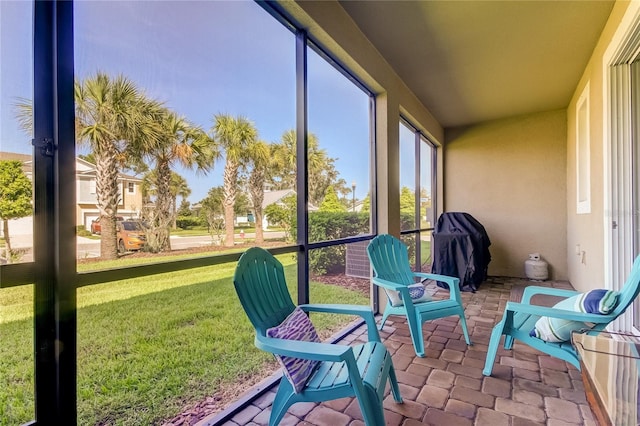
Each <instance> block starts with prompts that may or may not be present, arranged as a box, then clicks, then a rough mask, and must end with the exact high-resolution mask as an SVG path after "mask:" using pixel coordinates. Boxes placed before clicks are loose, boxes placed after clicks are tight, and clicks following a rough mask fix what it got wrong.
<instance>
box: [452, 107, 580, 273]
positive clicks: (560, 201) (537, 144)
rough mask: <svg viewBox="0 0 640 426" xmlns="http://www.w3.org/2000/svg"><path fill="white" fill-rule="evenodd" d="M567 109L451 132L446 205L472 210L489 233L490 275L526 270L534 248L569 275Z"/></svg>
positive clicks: (556, 269)
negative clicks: (525, 262)
mask: <svg viewBox="0 0 640 426" xmlns="http://www.w3.org/2000/svg"><path fill="white" fill-rule="evenodd" d="M566 135H567V128H566V111H565V110H556V111H550V112H544V113H538V114H532V115H526V116H521V117H515V118H510V119H505V120H496V121H492V122H488V123H483V124H480V125H475V126H469V127H465V128H456V129H450V130H447V131H446V134H445V140H446V142H445V149H444V151H445V155H444V175H445V176H444V188H445V189H444V196H445V200H444V203H445V206H444V207H445V210H446V211H464V212H467V213H470V214H471V215H473V216H474V217H475V218H476V219H477V220H479V221H480V223H482V224H483V225H484V227H485V229H486V230H487V233H488V234H489V238H490V239H491V243H492V244H491V247H490V251H491V257H492V260H491V263H490V264H489V274H490V275H501V276H515V277H524V261H525V260H526V259H527V258H528V254H529V253H540V254H541V255H542V256H543V258H544V259H545V260H546V261H547V262H548V263H549V272H550V274H551V278H554V279H566V278H567V276H568V275H567V262H566V253H567V248H566V247H567V243H566V235H567V230H566V217H567V212H566V205H567V203H566V200H567V190H566V163H567V157H566Z"/></svg>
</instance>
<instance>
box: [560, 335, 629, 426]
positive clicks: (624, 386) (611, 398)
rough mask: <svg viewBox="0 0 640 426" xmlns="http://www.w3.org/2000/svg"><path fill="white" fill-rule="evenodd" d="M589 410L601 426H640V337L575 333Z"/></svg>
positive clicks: (574, 339) (573, 339)
mask: <svg viewBox="0 0 640 426" xmlns="http://www.w3.org/2000/svg"><path fill="white" fill-rule="evenodd" d="M572 343H573V346H574V347H575V349H576V352H577V353H578V357H579V358H580V367H581V370H582V381H583V382H584V387H585V393H586V396H587V401H588V402H589V406H590V407H591V410H592V411H593V414H594V416H595V417H596V420H597V421H598V423H599V424H600V425H611V426H627V425H630V426H633V425H640V418H639V417H638V413H639V412H640V410H639V406H638V390H639V389H640V387H639V386H638V377H639V376H638V372H639V371H640V355H639V350H640V339H638V337H636V336H631V335H623V334H618V335H616V334H615V333H601V334H599V335H597V336H589V335H587V334H582V333H573V335H572Z"/></svg>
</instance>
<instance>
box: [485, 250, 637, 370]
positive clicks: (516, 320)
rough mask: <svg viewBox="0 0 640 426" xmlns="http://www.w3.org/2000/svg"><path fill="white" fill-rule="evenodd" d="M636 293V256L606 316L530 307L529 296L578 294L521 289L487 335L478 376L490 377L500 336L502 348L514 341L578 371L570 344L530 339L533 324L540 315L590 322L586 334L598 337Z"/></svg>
mask: <svg viewBox="0 0 640 426" xmlns="http://www.w3.org/2000/svg"><path fill="white" fill-rule="evenodd" d="M638 292H640V256H638V257H637V258H636V260H635V262H634V263H633V267H632V268H631V273H630V274H629V277H628V278H627V281H626V282H625V284H624V286H623V287H622V290H621V291H620V295H619V296H618V304H617V305H616V307H615V309H614V310H613V311H611V313H609V314H607V315H600V314H588V313H583V312H575V311H571V310H566V309H559V308H549V307H544V306H539V305H532V304H531V297H533V296H534V295H536V294H546V295H550V296H561V297H565V298H568V297H571V296H575V295H577V294H580V293H579V292H577V291H573V290H562V289H557V288H549V287H540V286H529V287H527V288H526V289H525V290H524V293H523V296H522V302H521V303H515V302H507V306H506V308H505V311H504V314H503V316H502V320H501V321H500V322H499V323H498V324H497V325H496V326H495V327H494V328H493V331H492V332H491V340H490V341H489V348H488V349H487V358H486V360H485V365H484V370H482V373H483V374H484V375H485V376H490V375H491V371H492V370H493V364H494V362H495V359H496V352H497V351H498V345H499V343H500V338H501V337H502V335H504V336H505V337H504V348H505V349H511V348H512V347H513V340H514V339H517V340H519V341H521V342H522V343H524V344H526V345H528V346H531V347H532V348H535V349H537V350H539V351H540V352H542V353H546V354H548V355H551V356H553V357H555V358H559V359H562V360H564V361H566V362H568V363H570V364H572V365H573V366H574V367H576V368H577V369H578V370H580V360H579V359H578V355H577V354H576V351H575V349H574V347H573V345H572V344H571V341H567V342H547V341H545V340H542V339H539V338H537V337H533V336H530V335H529V332H530V331H531V330H532V329H533V328H534V326H535V323H536V322H537V321H538V319H540V317H542V316H547V317H551V318H559V319H563V320H572V321H580V322H587V323H594V324H595V326H594V327H593V328H591V329H590V330H589V331H587V333H588V334H598V333H600V332H601V331H602V330H604V328H605V327H606V326H607V325H609V323H611V321H613V320H615V319H616V318H618V317H619V316H620V315H621V314H622V313H623V312H624V311H625V310H626V309H627V308H628V307H629V305H631V303H632V302H633V301H634V300H635V298H636V297H637V296H638Z"/></svg>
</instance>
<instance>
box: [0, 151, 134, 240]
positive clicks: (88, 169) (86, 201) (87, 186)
mask: <svg viewBox="0 0 640 426" xmlns="http://www.w3.org/2000/svg"><path fill="white" fill-rule="evenodd" d="M0 160H18V161H21V162H22V164H23V170H24V172H25V174H26V175H27V177H28V178H29V179H33V160H32V157H31V155H27V154H18V153H13V152H0ZM141 183H142V179H140V178H137V177H135V176H130V175H127V174H124V173H119V174H118V185H119V187H120V190H121V197H120V204H119V205H118V215H120V216H124V217H138V216H139V215H140V211H141V209H142V190H141V187H140V185H141ZM76 198H77V203H76V224H77V225H84V226H85V227H86V229H89V228H90V225H91V221H92V220H94V219H97V218H98V217H99V216H100V212H99V210H98V205H97V197H96V166H95V165H94V164H92V163H90V162H89V161H86V160H83V159H81V158H78V157H76ZM9 226H10V229H11V232H12V233H14V235H29V234H31V233H32V232H33V225H32V219H31V217H29V218H23V219H16V220H13V221H11V223H10V225H9Z"/></svg>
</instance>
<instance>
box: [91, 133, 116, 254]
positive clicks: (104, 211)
mask: <svg viewBox="0 0 640 426" xmlns="http://www.w3.org/2000/svg"><path fill="white" fill-rule="evenodd" d="M100 148H101V149H100V150H97V153H96V155H95V159H96V197H97V199H98V203H97V204H98V209H99V210H100V226H101V228H102V230H101V234H100V256H101V257H102V258H103V259H117V258H118V241H117V235H116V215H117V214H118V204H119V203H120V184H119V182H118V151H117V150H116V148H115V147H114V146H113V145H111V144H110V143H108V142H107V143H103V144H101V146H100Z"/></svg>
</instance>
